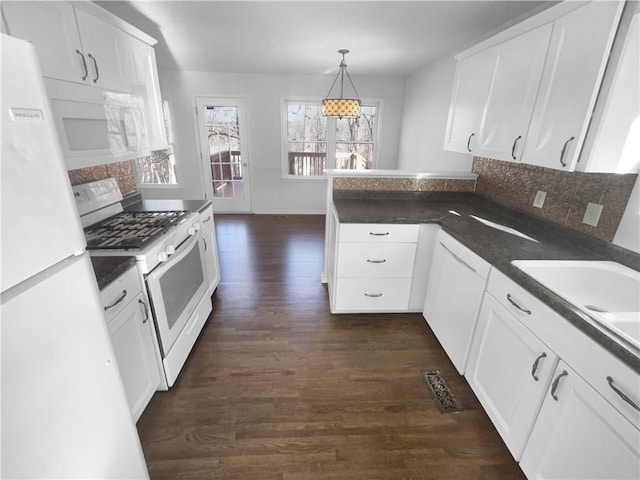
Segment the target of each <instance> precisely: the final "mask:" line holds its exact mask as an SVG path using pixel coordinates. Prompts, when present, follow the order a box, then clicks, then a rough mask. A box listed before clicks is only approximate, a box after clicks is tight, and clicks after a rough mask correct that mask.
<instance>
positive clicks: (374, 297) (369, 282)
mask: <svg viewBox="0 0 640 480" xmlns="http://www.w3.org/2000/svg"><path fill="white" fill-rule="evenodd" d="M410 292H411V279H410V278H338V281H337V284H336V301H335V310H337V311H357V312H400V311H406V310H407V308H408V305H409V293H410Z"/></svg>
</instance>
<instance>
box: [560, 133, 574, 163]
mask: <svg viewBox="0 0 640 480" xmlns="http://www.w3.org/2000/svg"><path fill="white" fill-rule="evenodd" d="M575 138H576V137H571V138H570V139H569V140H567V141H566V142H564V145H563V146H562V151H561V152H560V165H562V166H563V167H566V166H567V163H566V162H565V161H564V154H565V153H566V152H567V145H569V142H570V141H572V140H575Z"/></svg>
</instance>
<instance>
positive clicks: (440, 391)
mask: <svg viewBox="0 0 640 480" xmlns="http://www.w3.org/2000/svg"><path fill="white" fill-rule="evenodd" d="M421 373H422V376H423V377H424V379H425V381H426V382H427V385H429V389H430V390H431V393H432V395H433V401H434V402H435V403H436V406H437V407H438V409H439V410H440V411H441V412H442V413H454V412H461V411H462V407H461V406H460V403H459V402H458V400H457V399H456V397H455V395H454V394H453V392H451V388H449V384H448V383H447V381H446V380H445V379H444V377H443V376H442V374H441V373H440V370H423V371H422V372H421Z"/></svg>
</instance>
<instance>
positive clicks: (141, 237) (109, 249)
mask: <svg viewBox="0 0 640 480" xmlns="http://www.w3.org/2000/svg"><path fill="white" fill-rule="evenodd" d="M73 191H74V196H75V198H76V205H77V207H78V211H79V213H80V219H81V222H82V225H83V227H84V228H85V236H86V239H87V250H88V251H89V253H90V255H92V256H107V255H110V256H123V255H124V256H135V258H136V265H137V269H138V273H139V275H140V277H141V279H142V281H143V283H144V285H145V286H146V290H147V295H148V297H149V301H150V304H151V309H152V312H153V319H154V323H155V329H156V333H157V336H158V345H159V349H160V355H161V357H162V363H163V367H164V373H165V379H164V380H165V382H163V383H164V384H163V385H162V386H161V388H162V389H168V388H169V387H171V386H173V384H174V383H175V381H176V378H177V377H178V374H179V373H180V370H181V369H182V366H183V365H184V363H185V361H186V359H187V357H188V355H189V352H190V351H191V349H192V348H193V345H194V344H195V341H196V339H197V337H198V335H199V333H200V331H201V330H202V328H203V326H204V324H205V323H206V320H207V318H208V316H209V314H210V313H211V310H212V305H211V294H212V293H213V291H214V289H215V288H216V286H217V284H218V282H219V279H220V273H219V272H220V271H219V267H218V256H217V247H216V243H215V229H214V222H213V209H212V207H211V205H210V203H208V202H199V206H201V207H203V208H201V209H198V210H197V211H192V210H186V209H185V210H180V209H176V210H171V209H157V208H154V209H151V210H144V209H140V208H135V209H133V211H129V209H128V211H125V210H124V209H123V207H122V204H121V201H122V194H121V192H120V190H119V188H118V185H117V183H116V182H115V180H114V179H112V178H110V179H106V180H100V181H98V182H92V183H87V184H83V185H77V186H74V187H73ZM143 203H144V202H143ZM165 203H166V202H165ZM158 204H160V205H162V201H159V202H158Z"/></svg>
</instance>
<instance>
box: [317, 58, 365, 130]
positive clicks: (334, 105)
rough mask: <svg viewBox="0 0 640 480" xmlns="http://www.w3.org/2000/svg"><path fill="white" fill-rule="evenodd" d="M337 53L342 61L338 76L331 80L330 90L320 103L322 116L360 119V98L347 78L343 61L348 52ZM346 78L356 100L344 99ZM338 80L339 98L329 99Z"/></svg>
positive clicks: (349, 78)
mask: <svg viewBox="0 0 640 480" xmlns="http://www.w3.org/2000/svg"><path fill="white" fill-rule="evenodd" d="M338 53H341V54H342V61H341V62H340V70H339V71H338V75H336V78H335V79H334V80H333V83H332V84H331V88H330V89H329V93H327V97H326V98H325V99H324V100H323V101H322V114H323V115H324V116H325V117H338V118H359V117H360V98H359V97H358V92H357V91H356V87H355V86H354V85H353V82H352V81H351V77H350V76H349V72H347V64H346V63H345V61H344V56H345V55H346V54H347V53H349V50H338ZM345 75H346V76H347V80H348V81H349V83H350V84H351V88H352V89H353V93H355V96H356V98H345V97H344V77H345ZM338 78H339V79H340V97H331V91H332V90H333V87H334V86H335V85H336V82H337V81H338Z"/></svg>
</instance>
